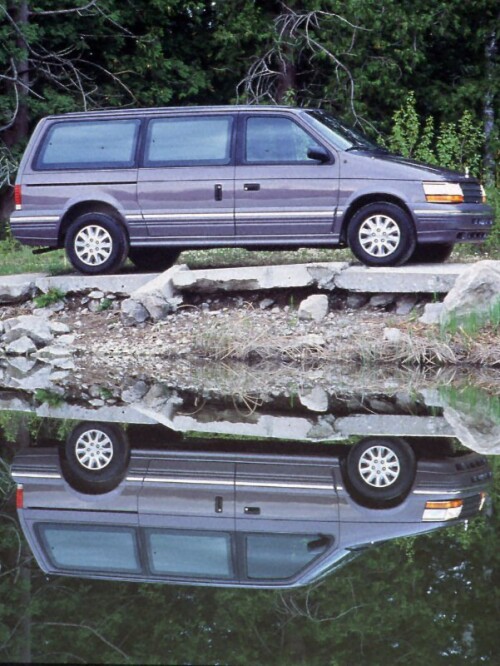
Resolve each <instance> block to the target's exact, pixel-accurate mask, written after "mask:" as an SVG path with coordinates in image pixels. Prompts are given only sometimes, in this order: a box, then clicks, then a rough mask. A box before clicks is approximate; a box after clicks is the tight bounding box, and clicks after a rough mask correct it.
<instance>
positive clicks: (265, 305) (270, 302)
mask: <svg viewBox="0 0 500 666" xmlns="http://www.w3.org/2000/svg"><path fill="white" fill-rule="evenodd" d="M273 303H274V301H273V299H272V298H264V299H262V301H261V302H260V303H259V308H260V309H261V310H266V309H267V308H270V307H271V305H273Z"/></svg>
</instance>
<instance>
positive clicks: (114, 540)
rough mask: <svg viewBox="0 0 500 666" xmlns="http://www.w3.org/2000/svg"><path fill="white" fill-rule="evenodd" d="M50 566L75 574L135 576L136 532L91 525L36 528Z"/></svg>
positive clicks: (137, 564) (129, 529)
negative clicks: (94, 573) (95, 573)
mask: <svg viewBox="0 0 500 666" xmlns="http://www.w3.org/2000/svg"><path fill="white" fill-rule="evenodd" d="M38 531H39V533H40V535H41V541H42V543H43V545H44V550H45V553H46V555H47V556H48V558H49V560H50V561H51V563H52V565H53V566H55V567H57V568H58V569H62V570H65V571H74V572H75V573H78V572H83V571H89V572H90V571H95V572H100V573H138V572H139V571H140V564H139V555H138V552H137V545H136V535H135V530H133V529H132V528H129V527H104V526H102V527H101V526H93V525H61V524H58V525H50V524H41V525H38Z"/></svg>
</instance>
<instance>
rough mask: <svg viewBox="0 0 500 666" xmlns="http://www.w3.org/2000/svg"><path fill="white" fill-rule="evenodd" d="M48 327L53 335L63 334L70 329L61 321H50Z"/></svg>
mask: <svg viewBox="0 0 500 666" xmlns="http://www.w3.org/2000/svg"><path fill="white" fill-rule="evenodd" d="M49 328H50V331H51V333H54V335H63V334H64V333H69V332H70V331H71V329H70V327H69V326H68V325H67V324H64V323H63V322H62V321H51V322H50V323H49Z"/></svg>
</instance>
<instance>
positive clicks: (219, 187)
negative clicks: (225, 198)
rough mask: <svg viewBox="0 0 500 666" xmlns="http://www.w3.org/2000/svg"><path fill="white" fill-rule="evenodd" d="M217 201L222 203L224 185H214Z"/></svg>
mask: <svg viewBox="0 0 500 666" xmlns="http://www.w3.org/2000/svg"><path fill="white" fill-rule="evenodd" d="M214 198H215V201H222V185H214Z"/></svg>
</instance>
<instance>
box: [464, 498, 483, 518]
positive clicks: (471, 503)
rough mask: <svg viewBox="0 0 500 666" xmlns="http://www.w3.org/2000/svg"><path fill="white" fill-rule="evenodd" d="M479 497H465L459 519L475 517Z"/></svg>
mask: <svg viewBox="0 0 500 666" xmlns="http://www.w3.org/2000/svg"><path fill="white" fill-rule="evenodd" d="M481 499H482V498H481V495H472V497H465V498H464V504H463V507H462V511H461V512H460V518H472V516H475V515H476V514H477V513H478V511H479V507H480V506H481Z"/></svg>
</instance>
